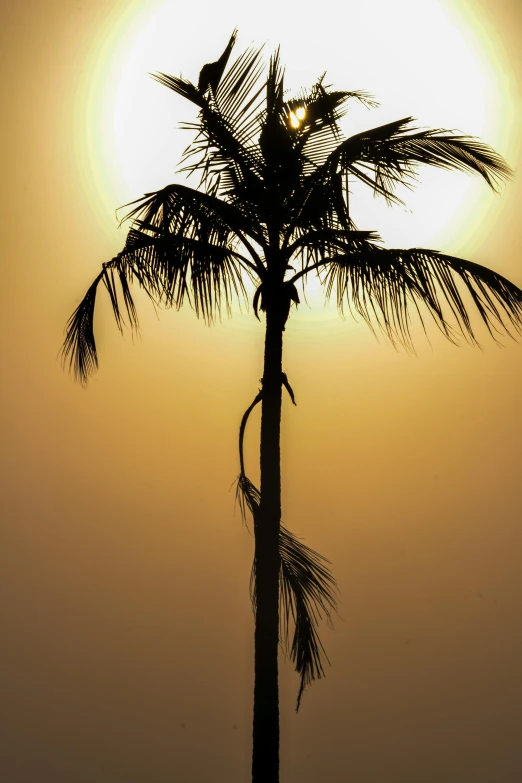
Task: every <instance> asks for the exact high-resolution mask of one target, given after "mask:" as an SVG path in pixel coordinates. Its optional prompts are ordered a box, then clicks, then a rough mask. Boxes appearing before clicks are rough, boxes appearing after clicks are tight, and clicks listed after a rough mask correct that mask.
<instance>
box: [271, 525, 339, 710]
mask: <svg viewBox="0 0 522 783" xmlns="http://www.w3.org/2000/svg"><path fill="white" fill-rule="evenodd" d="M279 554H280V558H281V561H280V562H281V570H280V575H279V599H280V604H281V610H280V620H279V622H280V629H281V630H280V636H281V639H282V641H283V643H284V647H285V650H286V653H287V654H289V656H290V659H291V661H292V662H293V663H294V665H295V670H296V672H297V673H298V674H299V675H300V677H301V683H300V686H299V693H298V695H297V705H296V712H298V711H299V707H300V704H301V698H302V695H303V691H304V689H305V688H306V686H307V685H310V684H311V682H312V681H313V680H315V679H321V677H324V668H323V660H322V657H323V655H324V657H325V658H326V660H327V661H328V663H330V662H329V660H328V656H327V655H326V653H325V650H324V647H323V645H322V642H321V640H320V638H319V635H318V632H317V628H318V625H319V621H320V620H321V618H322V617H323V615H324V616H326V619H327V620H328V622H329V623H330V624H331V612H332V610H334V611H336V609H337V601H336V598H335V593H336V591H337V585H336V582H335V579H334V578H333V576H332V574H331V573H330V570H329V568H328V567H327V566H326V565H325V563H329V562H330V561H329V560H327V559H326V558H325V557H323V555H320V554H319V553H318V552H315V551H314V550H313V549H310V547H307V546H306V545H305V544H303V543H302V542H301V541H300V540H299V539H298V538H297V537H296V536H295V535H294V534H293V533H291V532H290V531H289V530H287V529H286V528H285V527H283V525H281V528H280V533H279ZM290 620H292V622H293V624H294V633H293V638H292V645H291V647H290V644H289V633H290Z"/></svg>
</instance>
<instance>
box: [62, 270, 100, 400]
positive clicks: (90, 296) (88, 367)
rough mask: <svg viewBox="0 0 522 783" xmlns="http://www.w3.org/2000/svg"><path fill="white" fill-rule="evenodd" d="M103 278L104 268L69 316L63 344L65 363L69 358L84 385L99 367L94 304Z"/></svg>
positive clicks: (72, 367) (63, 359)
mask: <svg viewBox="0 0 522 783" xmlns="http://www.w3.org/2000/svg"><path fill="white" fill-rule="evenodd" d="M102 278H103V270H102V271H101V272H100V274H99V275H98V277H97V278H96V279H95V280H94V282H93V283H92V284H91V285H90V287H89V289H88V290H87V293H86V294H85V296H84V297H83V299H82V301H81V302H80V304H79V305H78V307H77V308H76V310H75V311H74V313H73V314H72V315H71V317H70V318H69V320H68V322H67V326H66V335H65V340H64V343H63V346H62V362H63V364H64V365H65V364H66V362H67V359H69V368H70V369H71V370H72V371H73V373H74V376H75V377H76V378H77V379H78V380H79V381H80V383H81V384H82V386H85V384H86V383H87V379H88V378H89V376H90V375H92V374H93V372H94V371H95V370H97V369H98V354H97V351H96V340H95V338H94V306H95V304H96V293H97V289H98V283H99V282H100V280H101V279H102Z"/></svg>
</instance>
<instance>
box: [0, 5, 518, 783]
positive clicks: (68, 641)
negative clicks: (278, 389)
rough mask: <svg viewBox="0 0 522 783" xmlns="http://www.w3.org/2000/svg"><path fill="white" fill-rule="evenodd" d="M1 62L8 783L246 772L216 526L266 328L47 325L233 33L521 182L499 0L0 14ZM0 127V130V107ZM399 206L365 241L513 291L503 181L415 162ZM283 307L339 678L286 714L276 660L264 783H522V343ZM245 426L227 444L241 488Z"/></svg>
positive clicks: (289, 439) (307, 519)
mask: <svg viewBox="0 0 522 783" xmlns="http://www.w3.org/2000/svg"><path fill="white" fill-rule="evenodd" d="M2 17H3V18H2V24H1V25H0V30H1V32H0V34H1V36H2V38H3V41H2V44H1V48H0V51H1V53H2V58H3V61H2V69H1V78H2V95H3V97H2V108H3V115H4V122H3V123H2V125H3V127H2V134H3V143H2V147H1V149H2V151H3V156H2V158H3V159H2V180H3V185H5V195H4V197H3V198H4V202H3V210H2V214H3V216H4V218H5V222H4V228H3V235H4V241H3V243H2V245H3V267H2V286H1V289H0V296H1V300H2V305H1V306H2V314H3V325H2V329H1V331H0V339H1V341H2V344H3V353H2V356H3V357H4V359H3V370H4V373H5V374H4V382H3V384H2V390H1V394H2V401H1V411H2V430H3V444H4V446H3V449H2V455H1V457H2V463H3V464H2V471H1V477H2V483H3V485H4V486H3V489H2V494H3V503H2V505H3V508H4V509H5V513H4V514H3V517H4V520H3V532H2V539H3V543H2V548H1V552H2V554H1V558H2V566H1V573H2V585H3V587H2V591H1V595H2V597H1V599H0V600H1V612H2V621H1V622H2V626H1V629H2V654H1V659H2V662H1V674H2V691H3V694H2V711H1V712H2V718H1V720H2V723H3V724H4V725H3V727H2V731H1V737H2V739H1V743H2V748H1V761H0V776H1V777H2V779H3V780H5V781H9V783H48V782H49V783H145V781H146V783H167V782H169V783H170V781H182V782H183V783H207V782H208V783H214V781H227V783H245V782H246V781H247V780H248V779H249V773H250V752H251V717H252V716H251V708H252V685H253V617H252V612H251V607H250V601H249V596H248V579H249V574H250V567H251V560H252V553H253V542H252V539H251V537H250V536H249V534H248V532H247V531H246V529H245V527H244V526H242V524H241V519H240V516H239V512H238V511H237V510H236V512H234V489H233V488H232V489H230V486H231V484H232V482H233V481H234V479H235V477H236V476H237V473H238V456H237V433H238V426H239V421H240V418H241V415H242V413H243V411H244V410H245V408H246V407H247V405H248V404H249V403H250V401H251V400H252V398H253V397H254V395H255V394H256V392H257V389H258V378H259V377H260V374H261V358H262V335H263V326H262V324H259V323H258V322H257V321H256V320H255V318H254V316H253V314H252V313H251V312H250V313H243V315H237V314H236V316H235V317H234V319H233V320H224V321H223V323H221V324H218V325H216V326H215V327H214V328H212V329H209V328H207V327H206V326H205V325H204V324H203V323H202V322H199V321H198V320H197V319H196V317H195V316H194V314H193V313H192V311H190V310H184V311H181V312H179V313H176V312H172V311H171V312H163V313H160V316H159V319H157V318H156V316H155V314H154V312H153V311H152V310H151V308H150V306H148V305H147V303H146V302H143V299H142V298H141V297H139V296H138V300H139V303H140V305H143V306H142V307H141V308H140V314H141V324H142V339H141V340H138V341H135V343H134V344H133V343H132V340H131V338H130V336H129V335H128V334H127V335H126V336H125V338H124V339H122V338H121V337H120V336H119V333H118V331H117V329H116V327H115V325H114V324H113V322H112V315H111V313H110V306H109V304H108V302H107V299H106V297H105V296H104V294H103V292H100V297H99V308H98V310H97V320H96V327H97V335H98V344H99V350H100V362H101V368H100V371H99V373H98V374H97V376H96V378H95V380H94V381H93V382H92V383H91V384H90V386H89V388H88V390H87V391H83V390H82V389H81V388H80V386H78V385H77V384H75V383H74V382H73V381H72V380H71V379H70V378H69V377H68V375H67V374H66V373H64V372H63V371H62V369H61V366H60V362H59V360H58V359H57V352H58V350H59V348H60V344H61V341H62V339H63V328H64V324H65V321H66V319H67V318H68V316H69V315H70V313H71V312H72V310H73V309H74V307H75V306H76V304H77V302H78V301H79V299H80V298H81V297H82V296H83V295H84V293H85V290H86V288H87V286H88V285H89V284H90V282H91V280H92V279H93V278H94V276H95V275H96V274H97V272H98V270H99V268H100V264H101V263H102V262H103V261H106V260H109V259H110V258H111V257H112V255H114V253H115V252H117V251H118V250H119V249H120V248H121V246H122V243H123V241H124V229H119V230H118V228H117V223H116V220H115V217H114V209H115V207H117V206H119V205H121V204H124V203H126V202H128V201H130V200H131V199H133V198H137V197H139V196H140V195H141V194H142V193H143V192H145V191H147V190H150V189H153V188H158V187H161V186H163V185H165V184H167V183H168V182H170V181H173V179H174V176H175V175H174V174H173V172H174V169H175V166H176V164H177V161H178V159H179V154H180V152H181V150H182V149H183V147H184V146H185V145H186V144H187V143H188V141H189V136H188V135H187V132H183V131H179V130H177V124H178V123H179V122H180V121H182V120H187V119H191V117H192V116H193V115H192V114H191V109H190V107H189V106H188V105H187V106H184V105H183V101H182V100H181V99H180V98H178V97H177V96H175V95H174V94H173V93H171V92H169V91H167V90H166V89H165V88H163V87H162V86H160V85H159V84H157V83H155V82H154V81H153V80H151V79H150V77H148V76H147V73H148V72H149V71H155V70H164V71H166V72H170V73H175V74H179V73H180V72H183V75H185V76H187V77H189V78H192V79H196V78H197V74H198V71H199V68H200V67H201V66H202V65H203V63H204V62H207V61H209V60H213V59H216V56H218V55H219V54H220V52H221V51H222V48H223V46H224V44H225V43H226V41H227V40H228V37H229V35H230V32H231V30H232V29H233V28H234V27H235V26H238V27H239V31H240V36H239V40H238V45H237V49H238V51H240V50H241V49H242V48H244V47H246V46H248V45H249V44H250V43H251V42H254V43H256V44H261V43H263V42H264V41H267V44H268V45H267V56H268V54H269V53H270V51H271V50H272V49H273V48H274V47H275V45H276V44H277V43H281V45H282V58H283V62H286V63H288V66H289V69H288V84H289V86H291V87H292V86H294V87H298V86H300V85H301V84H309V83H311V82H312V81H313V80H314V79H315V78H316V77H317V76H318V75H320V74H321V73H322V72H323V71H324V70H325V69H326V70H327V71H328V80H327V81H329V83H333V84H335V85H336V86H338V87H339V88H347V89H361V88H364V89H367V90H369V91H370V92H372V93H374V94H375V95H376V97H377V98H378V99H379V100H380V102H381V108H380V109H377V110H373V111H372V112H367V111H366V110H363V109H359V110H357V111H354V112H353V114H352V115H350V116H349V117H348V118H347V131H348V132H355V131H358V130H360V129H363V128H364V127H371V126H373V125H379V124H382V123H383V122H386V121H388V120H391V119H395V118H400V117H404V116H407V115H410V114H412V115H413V116H415V117H417V118H418V120H419V124H420V125H422V126H434V127H441V126H442V127H447V128H457V129H459V130H461V131H464V132H467V133H470V134H476V135H479V136H481V137H482V138H483V139H484V140H485V141H487V142H488V143H490V144H491V145H492V146H493V147H495V149H497V150H498V151H499V152H500V153H502V154H503V155H504V156H505V157H506V158H507V160H508V161H509V163H510V164H511V165H512V166H513V167H514V168H515V169H518V170H519V171H520V169H521V156H522V145H521V139H522V94H521V87H522V84H521V79H522V63H521V59H520V58H521V55H520V52H521V43H522V41H521V38H522V6H521V5H520V3H519V2H518V0H473V1H472V2H464V1H463V0H445V2H437V1H436V0H415V1H413V0H410V1H409V2H408V1H407V0H398V1H397V2H387V0H382V1H378V0H365V2H364V3H363V4H362V6H361V7H358V6H357V5H356V4H355V3H353V2H343V3H340V2H333V0H323V2H321V3H320V4H317V5H316V6H314V7H312V6H309V5H306V4H302V3H296V2H284V1H283V2H281V1H279V2H275V0H269V1H268V2H266V3H265V4H264V5H263V6H262V7H261V6H259V8H258V10H255V7H254V5H253V4H250V3H245V2H239V0H225V2H223V3H212V2H199V3H187V4H181V3H174V2H167V0H154V2H152V1H150V2H149V0H135V2H123V1H122V2H116V1H115V0H110V1H109V2H107V0H90V1H89V2H82V1H81V0H74V2H69V3H64V2H62V0H47V1H46V2H43V0H39V1H37V0H27V1H26V2H24V3H19V2H14V0H6V2H5V3H4V5H3V10H2ZM6 121H7V122H6ZM421 179H422V184H421V185H420V186H419V187H418V188H417V190H416V191H415V193H414V194H412V195H411V196H410V197H409V198H408V207H409V209H410V210H411V212H408V211H405V210H401V209H394V210H388V209H387V208H386V206H385V205H382V204H380V203H379V202H377V201H374V200H373V199H372V198H371V197H368V195H365V194H360V200H359V201H358V202H357V206H356V207H354V209H357V210H359V211H358V212H357V213H356V219H357V222H358V223H359V225H360V227H361V228H364V229H376V230H380V231H381V233H382V235H383V237H384V239H385V240H386V242H387V243H388V244H389V245H390V246H405V247H409V246H427V247H433V248H436V249H440V250H443V251H445V252H448V253H451V254H453V255H461V256H463V257H465V258H469V259H471V260H474V261H477V262H479V263H483V264H486V265H488V266H491V267H493V268H494V269H496V270H497V271H499V272H501V273H503V274H505V275H506V276H507V277H509V278H510V279H511V280H513V281H514V282H515V283H517V284H518V285H519V286H522V253H521V251H522V230H521V225H520V217H519V216H520V207H521V203H522V178H521V174H520V173H518V174H517V175H516V178H515V180H514V182H513V183H511V184H508V185H506V186H504V187H503V188H502V191H501V194H500V195H497V196H496V195H494V194H493V193H491V192H490V191H489V190H488V188H487V187H486V185H485V184H484V183H483V182H482V181H481V180H479V179H478V178H471V177H466V176H464V175H453V174H447V173H446V174H445V173H440V172H434V173H433V172H428V171H426V170H425V171H423V172H422V174H421ZM309 301H310V304H311V305H312V309H307V307H306V305H304V304H303V305H301V306H300V308H299V311H298V313H296V312H295V311H293V313H292V317H291V320H290V322H289V324H288V325H287V329H286V333H285V336H286V348H285V351H286V352H285V359H284V366H285V370H286V372H287V373H288V375H289V378H290V381H291V383H292V385H293V387H294V391H295V393H296V398H297V402H298V407H297V408H293V407H292V406H291V404H290V403H289V401H288V400H285V402H284V409H283V444H282V445H283V470H284V474H283V479H284V490H283V515H284V520H285V522H286V524H287V525H288V526H289V527H291V528H292V529H293V530H294V531H295V532H296V533H297V534H298V535H300V536H303V537H304V539H305V542H306V543H307V544H309V545H310V546H312V547H314V548H316V549H318V550H319V551H320V552H321V553H323V554H324V555H325V556H327V557H329V558H330V559H331V561H332V568H333V572H334V574H335V576H336V577H337V580H338V584H339V588H340V591H341V601H342V604H341V606H340V614H341V616H342V620H341V619H338V620H336V622H335V631H331V630H330V629H328V627H327V626H326V625H325V627H324V629H323V631H322V638H323V642H324V644H325V647H326V649H327V652H328V654H329V657H330V660H331V663H332V667H331V668H328V670H327V676H326V678H325V679H324V680H321V681H320V682H318V683H315V684H314V685H313V686H312V688H310V689H309V690H307V692H306V693H305V696H304V698H303V704H302V709H301V712H300V713H299V715H297V716H296V715H295V712H294V706H295V697H296V693H297V688H298V679H297V676H296V675H295V674H294V673H293V672H292V667H291V665H290V663H287V664H282V667H281V708H282V750H281V769H282V775H281V780H282V783H298V782H299V783H317V781H319V780H321V781H322V780H324V781H327V783H344V781H353V782H354V783H442V781H444V783H491V781H495V783H516V782H517V781H519V780H521V779H522V674H521V667H520V661H521V660H522V625H521V617H522V569H521V567H520V565H521V545H522V514H521V511H520V486H521V482H520V474H521V467H522V457H521V451H520V442H521V426H520V405H521V400H522V372H521V363H522V346H521V345H520V344H517V343H514V342H512V341H510V340H509V339H507V338H506V339H505V340H504V344H505V347H504V348H502V349H500V348H497V347H496V346H495V345H494V344H493V343H492V341H491V339H490V338H488V337H487V335H484V334H483V332H481V331H480V330H479V333H480V335H481V336H482V337H483V340H482V343H483V346H484V350H483V351H480V350H478V349H472V348H470V347H467V346H463V347H461V348H458V349H457V348H455V347H453V346H451V345H450V344H447V343H445V342H444V340H443V339H442V338H441V337H439V336H438V335H437V334H436V333H435V331H433V330H432V332H431V335H432V345H431V346H430V345H429V344H428V342H426V340H424V339H422V338H420V339H419V340H418V341H417V345H418V353H417V356H416V357H410V356H407V355H406V354H405V353H404V352H399V353H396V352H395V351H394V350H393V349H392V348H390V347H389V346H387V345H386V344H385V343H384V342H381V343H378V342H377V341H376V340H375V339H374V337H373V336H372V335H371V333H370V332H369V330H368V329H367V327H366V326H365V325H364V324H354V323H353V322H351V321H350V320H347V321H343V320H341V319H340V318H339V317H338V315H337V314H336V312H335V310H334V309H333V308H331V309H328V310H324V309H323V308H322V305H321V304H319V299H318V296H317V293H314V292H312V294H311V296H310V300H309ZM258 423H259V419H258V418H257V419H256V418H255V416H253V417H252V419H251V423H250V425H249V431H248V434H247V466H248V468H247V469H248V472H249V473H250V474H251V475H252V476H253V477H255V475H256V464H257V437H258V434H257V433H258V430H257V428H258Z"/></svg>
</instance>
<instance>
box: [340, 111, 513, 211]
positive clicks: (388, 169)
mask: <svg viewBox="0 0 522 783" xmlns="http://www.w3.org/2000/svg"><path fill="white" fill-rule="evenodd" d="M413 122H414V120H413V118H412V117H405V118H404V119H401V120H396V121H394V122H391V123H387V124H386V125H382V126H380V127H378V128H373V129H371V130H368V131H364V132H362V133H358V134H356V135H354V136H351V137H350V138H349V139H346V140H345V141H343V142H342V143H341V144H340V145H339V147H338V148H337V149H336V150H335V151H334V152H333V153H331V155H330V157H329V159H328V161H327V164H325V165H329V166H333V167H336V166H337V165H339V166H340V167H341V170H343V171H348V172H350V173H352V174H354V175H355V176H356V177H357V178H358V179H360V180H361V181H363V182H365V183H366V184H369V185H370V186H371V187H372V188H373V189H374V190H375V192H376V193H380V194H381V195H384V196H385V198H387V199H388V200H389V201H395V202H399V201H400V200H399V199H397V197H396V196H394V195H393V190H394V187H395V186H396V185H397V184H398V183H401V184H403V185H408V184H411V182H412V181H414V180H415V178H416V166H417V165H420V164H425V165H429V166H436V167H438V168H445V169H454V170H457V171H465V172H472V173H476V174H479V175H480V176H482V177H483V179H484V180H485V181H486V183H487V184H488V185H489V186H490V187H491V188H492V189H493V190H495V189H496V188H497V186H498V184H499V183H500V182H501V181H502V180H506V179H509V178H510V177H511V176H512V171H511V169H510V167H509V166H508V164H507V163H506V161H505V160H504V159H503V158H502V157H501V155H499V154H498V153H496V152H495V151H494V150H493V149H492V148H491V147H489V146H488V145H487V144H484V143H483V142H481V141H479V140H478V139H475V138H474V137H471V136H463V135H454V134H452V133H451V132H449V131H445V130H442V129H431V130H417V129H416V128H414V127H412V123H413Z"/></svg>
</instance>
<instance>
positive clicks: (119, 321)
mask: <svg viewBox="0 0 522 783" xmlns="http://www.w3.org/2000/svg"><path fill="white" fill-rule="evenodd" d="M132 243H133V235H132V233H131V234H130V235H129V237H128V238H127V245H126V247H127V246H132ZM133 280H134V281H136V282H137V283H138V284H139V286H140V287H141V288H142V289H143V290H144V291H145V292H146V293H147V294H148V296H149V297H150V298H151V299H152V300H154V301H156V300H158V299H159V298H160V289H159V287H158V284H159V281H158V278H157V277H156V276H155V274H154V273H153V271H152V270H151V269H150V268H149V267H148V266H146V265H140V264H138V263H136V262H135V260H133V259H132V253H129V252H125V250H124V251H123V252H122V253H119V254H118V255H117V256H115V257H114V258H113V259H112V260H111V261H109V262H108V263H105V264H103V268H102V271H101V272H100V274H99V275H98V276H97V277H96V278H95V280H94V282H93V283H92V284H91V285H90V287H89V288H88V290H87V293H86V294H85V296H84V298H83V299H82V301H81V302H80V304H79V305H78V307H77V308H76V310H75V311H74V313H73V314H72V315H71V317H70V318H69V320H68V322H67V325H66V335H65V340H64V343H63V346H62V362H63V364H64V365H65V364H67V363H68V365H69V369H70V370H72V371H73V374H74V376H75V377H76V378H77V380H79V381H80V383H81V384H82V386H85V385H86V384H87V381H88V379H89V376H91V375H92V374H93V373H94V371H95V370H96V369H97V368H98V354H97V349H96V341H95V338H94V308H95V304H96V294H97V289H98V285H99V283H100V282H101V281H103V283H104V285H105V288H106V289H107V291H108V293H109V299H110V302H111V305H112V310H113V314H114V318H115V321H116V326H117V327H118V329H119V330H120V332H123V326H124V324H125V317H126V318H127V320H128V325H129V327H130V329H131V331H133V332H137V331H138V329H139V322H138V314H137V311H136V306H135V304H134V300H133V298H132V294H131V291H130V287H129V283H131V282H132V281H133ZM118 283H119V289H120V292H121V295H122V297H123V306H122V305H120V300H119V296H118Z"/></svg>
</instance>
